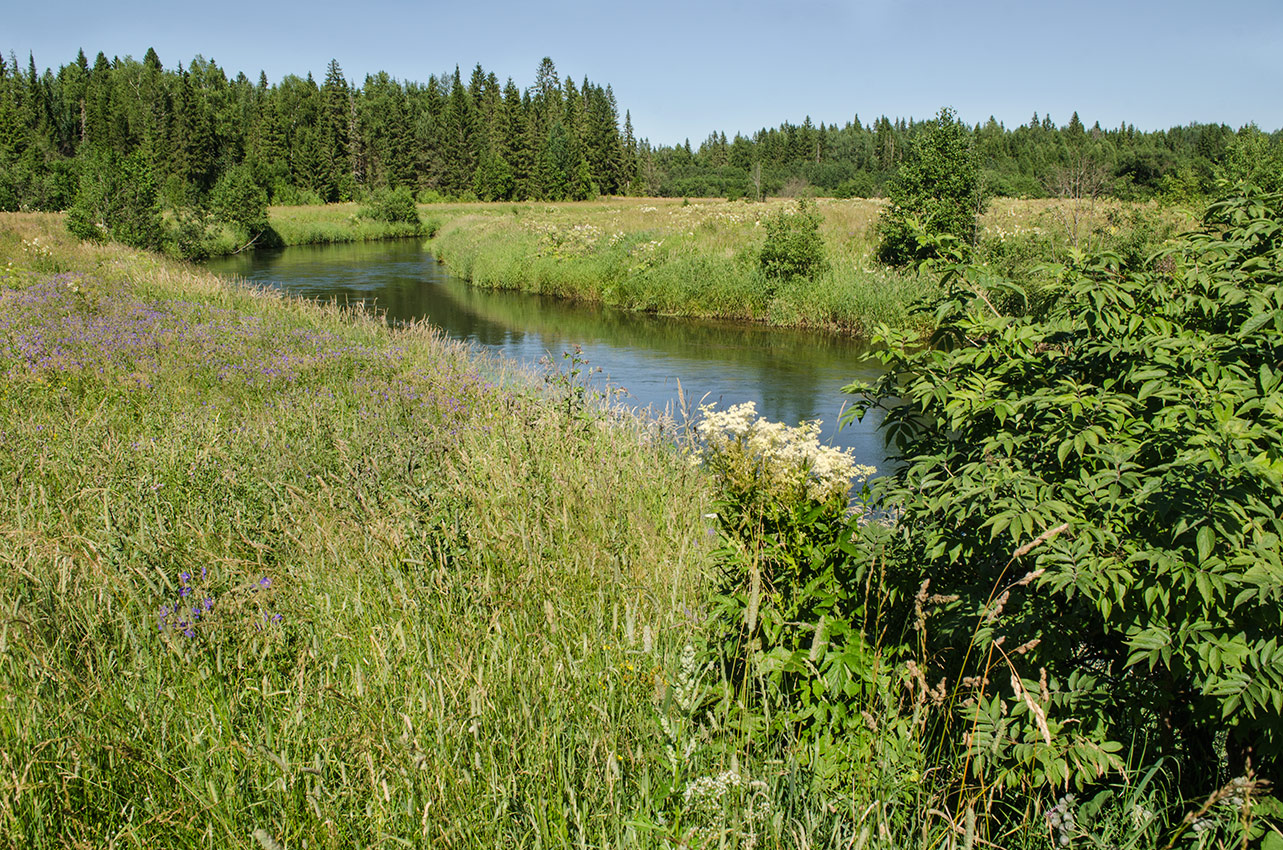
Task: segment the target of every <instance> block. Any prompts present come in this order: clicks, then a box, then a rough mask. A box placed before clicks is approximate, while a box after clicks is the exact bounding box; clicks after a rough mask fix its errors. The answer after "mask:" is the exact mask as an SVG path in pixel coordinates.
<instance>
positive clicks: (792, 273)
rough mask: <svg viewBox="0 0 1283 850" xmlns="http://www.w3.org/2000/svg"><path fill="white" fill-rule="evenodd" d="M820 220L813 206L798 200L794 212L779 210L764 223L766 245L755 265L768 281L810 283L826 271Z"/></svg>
mask: <svg viewBox="0 0 1283 850" xmlns="http://www.w3.org/2000/svg"><path fill="white" fill-rule="evenodd" d="M822 220H823V218H822V217H821V216H820V214H819V213H818V212H817V211H816V209H815V203H814V202H813V201H810V200H808V199H806V198H799V199H798V202H797V210H796V211H794V212H789V211H788V210H779V211H777V212H775V213H773V214H772V215H770V216H768V217H767V219H766V221H765V222H764V225H765V228H766V243H765V244H764V245H763V246H762V253H761V255H760V256H759V258H758V262H759V264H760V265H761V267H762V271H763V272H765V273H766V276H767V277H770V278H777V279H779V278H785V279H787V278H792V277H802V278H807V279H810V280H813V279H815V278H817V277H819V276H820V275H822V274H824V273H825V272H826V271H828V269H829V262H828V259H827V258H826V257H825V253H824V238H823V237H822V236H820V222H821V221H822Z"/></svg>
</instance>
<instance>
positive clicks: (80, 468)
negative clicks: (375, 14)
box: [0, 215, 710, 848]
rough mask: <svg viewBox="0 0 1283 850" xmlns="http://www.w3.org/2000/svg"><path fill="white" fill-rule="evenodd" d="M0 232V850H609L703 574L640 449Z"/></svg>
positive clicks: (401, 337)
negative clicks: (253, 841) (396, 846)
mask: <svg viewBox="0 0 1283 850" xmlns="http://www.w3.org/2000/svg"><path fill="white" fill-rule="evenodd" d="M0 224H2V226H0V268H3V272H2V273H0V274H2V280H0V323H2V325H3V328H2V329H0V371H3V373H4V375H5V379H4V381H3V384H2V390H0V392H3V404H0V446H2V447H3V449H2V450H0V562H3V565H4V566H3V569H0V611H2V612H3V613H2V614H0V694H2V695H3V699H4V710H3V711H0V759H3V770H2V771H0V774H3V777H2V778H0V845H2V846H5V847H18V846H21V847H28V848H42V847H68V846H85V847H109V846H114V847H162V846H163V847H188V846H201V847H209V846H238V847H244V846H247V842H249V841H250V836H251V834H252V833H254V832H255V831H256V830H262V831H263V832H262V833H261V834H262V835H264V836H269V837H271V838H272V839H274V840H275V841H278V842H280V843H281V845H282V846H285V847H289V848H295V847H304V846H306V847H335V848H339V847H344V848H346V847H361V846H382V845H383V844H385V843H387V842H392V843H403V844H405V843H409V844H413V845H416V846H469V847H480V846H487V847H493V846H501V845H509V846H537V845H541V844H542V845H544V846H561V845H563V844H566V843H567V841H568V838H567V836H569V835H576V836H580V837H581V840H588V837H589V836H591V840H592V841H593V842H598V846H602V845H604V844H605V843H608V842H609V843H612V844H616V845H620V844H623V843H625V841H624V839H625V834H626V833H629V832H631V831H632V827H630V826H628V822H629V818H630V816H631V814H632V813H633V812H636V811H644V810H645V809H646V805H647V795H648V794H649V793H650V791H649V790H648V789H650V788H651V787H652V786H653V784H654V783H655V782H657V781H658V779H657V778H656V775H655V774H656V771H657V770H661V768H660V767H659V766H660V765H661V763H662V758H661V753H660V750H661V748H662V743H658V742H657V737H656V733H657V729H658V726H657V717H658V711H657V708H656V704H655V702H654V701H653V700H654V697H655V694H656V692H657V691H659V692H661V693H662V691H663V686H664V681H665V679H664V676H665V675H666V671H669V670H672V669H674V668H675V666H676V660H675V659H676V656H677V654H678V653H679V652H680V649H681V647H682V645H683V644H684V642H685V641H686V639H687V637H688V635H689V632H690V630H691V628H692V623H693V620H692V617H693V616H694V614H693V610H694V609H695V608H696V607H697V605H698V602H697V600H698V596H697V594H696V592H695V591H696V590H697V588H698V586H699V581H700V577H701V575H702V573H703V571H704V569H705V565H706V563H707V553H708V549H709V548H710V544H709V537H708V534H707V530H706V520H704V519H703V518H702V517H703V514H704V513H705V512H706V511H707V510H708V501H707V500H708V496H707V493H706V489H705V484H704V482H703V479H702V478H701V477H699V476H697V475H696V474H695V473H694V472H692V471H691V469H690V468H689V466H688V464H687V463H686V462H685V460H684V459H683V458H681V457H679V456H678V455H677V453H676V451H675V450H673V449H672V448H671V446H670V444H669V441H668V437H667V435H661V434H658V433H657V432H656V431H655V430H654V426H651V425H644V424H642V423H635V422H631V421H617V422H612V423H610V424H609V425H607V424H606V423H605V422H604V421H603V420H602V419H601V418H600V417H599V416H597V415H595V414H592V413H590V412H589V411H586V410H584V409H582V408H580V407H578V406H577V405H571V406H570V407H569V409H568V408H567V406H566V405H564V404H553V403H550V402H548V401H545V400H544V399H543V398H541V397H540V396H539V395H537V394H536V393H534V392H533V391H531V390H529V389H526V386H527V384H526V379H525V378H524V377H523V376H520V375H513V374H510V373H509V372H507V371H506V369H505V367H503V366H501V365H498V364H493V363H486V362H478V361H475V360H473V359H472V358H471V357H470V356H469V355H467V354H466V353H465V352H464V351H463V350H462V349H460V348H459V347H457V346H455V345H453V344H450V343H447V342H444V341H442V340H441V339H440V338H438V337H437V336H436V335H435V334H434V333H433V332H432V331H431V330H429V329H428V328H426V327H418V328H411V329H408V330H400V331H395V332H394V331H390V330H388V329H387V328H386V327H384V326H383V325H382V324H381V323H379V322H377V321H374V320H372V319H369V318H365V317H362V316H355V315H352V314H348V313H342V312H339V311H336V310H332V309H323V308H321V307H316V306H312V305H310V304H306V303H301V302H295V301H289V300H283V299H281V298H279V297H274V296H272V295H269V294H264V293H257V292H250V291H246V290H243V289H238V288H235V287H229V286H227V285H226V284H224V283H223V282H221V281H219V280H218V279H217V278H214V277H212V276H209V275H206V274H204V273H202V272H199V271H196V270H193V269H192V268H191V267H189V266H185V265H181V264H175V263H171V262H169V261H166V260H164V259H162V258H159V257H156V256H154V255H149V254H146V253H142V252H137V251H132V250H127V249H123V248H120V247H118V246H112V245H105V246H103V245H87V244H75V243H74V242H73V241H72V240H71V238H70V237H69V236H67V235H66V234H65V233H64V232H63V230H62V228H61V226H60V220H59V218H58V217H56V216H42V215H8V216H5V217H4V218H3V221H2V222H0ZM661 772H662V771H661ZM393 837H395V839H394V838H393ZM264 846H275V845H266V844H265V845H264Z"/></svg>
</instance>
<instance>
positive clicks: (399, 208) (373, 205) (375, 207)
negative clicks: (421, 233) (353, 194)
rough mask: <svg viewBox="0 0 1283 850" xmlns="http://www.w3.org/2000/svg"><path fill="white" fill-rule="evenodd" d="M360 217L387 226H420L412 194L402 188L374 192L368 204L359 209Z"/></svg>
mask: <svg viewBox="0 0 1283 850" xmlns="http://www.w3.org/2000/svg"><path fill="white" fill-rule="evenodd" d="M361 215H363V216H364V217H366V218H369V219H372V220H374V221H382V222H387V223H389V224H414V225H422V221H420V219H419V208H418V207H417V206H416V205H415V203H414V194H413V193H412V192H411V191H410V190H409V189H408V188H406V187H404V186H402V187H401V188H399V189H381V190H379V191H378V192H375V193H374V195H373V197H371V199H370V201H369V203H368V204H366V205H365V206H364V207H362V208H361Z"/></svg>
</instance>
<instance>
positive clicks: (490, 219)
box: [422, 198, 1187, 335]
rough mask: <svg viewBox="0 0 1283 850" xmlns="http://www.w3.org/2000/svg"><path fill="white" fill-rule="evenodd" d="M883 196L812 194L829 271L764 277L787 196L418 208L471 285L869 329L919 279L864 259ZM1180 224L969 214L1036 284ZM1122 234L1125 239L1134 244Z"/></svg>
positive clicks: (990, 260)
mask: <svg viewBox="0 0 1283 850" xmlns="http://www.w3.org/2000/svg"><path fill="white" fill-rule="evenodd" d="M884 203H885V202H883V201H880V200H849V201H839V200H828V199H821V200H819V201H818V202H817V209H818V211H819V212H820V213H821V215H822V217H823V218H822V224H821V227H820V232H821V235H822V236H823V240H824V247H825V254H826V259H827V260H828V263H829V269H828V271H826V272H824V273H823V274H821V275H818V276H816V277H815V278H814V279H792V280H787V281H774V280H769V279H768V278H767V277H766V276H765V275H764V274H763V273H762V270H761V268H760V266H759V262H758V256H759V254H760V252H761V249H762V245H763V243H764V241H765V229H764V227H763V223H764V222H765V220H766V219H767V217H768V216H771V215H772V214H774V213H776V212H778V211H780V210H786V211H787V210H791V209H792V208H794V207H795V205H796V202H795V201H792V200H788V199H775V200H770V201H767V202H765V203H761V204H751V203H744V202H738V201H736V202H730V201H723V200H709V199H693V200H688V201H683V200H677V199H636V198H611V199H605V200H598V201H589V202H582V203H562V204H540V203H527V204H446V205H433V206H430V207H424V208H422V209H423V214H424V215H425V216H426V217H427V218H429V219H430V220H431V224H430V229H431V230H432V232H434V234H435V236H434V237H433V239H432V240H431V243H430V244H431V246H432V249H433V250H434V251H435V252H436V253H437V255H438V257H439V258H440V259H441V260H442V261H444V262H445V263H446V265H447V266H448V267H449V268H450V270H451V271H452V272H454V273H455V274H457V275H459V276H460V277H463V278H465V279H467V280H469V281H471V282H472V283H474V284H476V285H479V286H486V287H492V288H501V289H521V290H526V291H530V292H542V293H551V294H555V295H560V296H564V297H569V298H579V299H584V300H589V301H599V302H602V303H606V304H611V305H614V306H618V307H622V308H625V309H631V310H643V311H649V312H656V313H663V314H671V315H682V316H707V317H720V318H731V319H743V320H749V321H759V322H765V323H768V324H777V325H791V326H803V327H819V328H827V329H831V330H836V331H840V332H845V333H851V334H856V335H866V334H867V333H868V332H869V331H870V330H871V329H872V328H873V327H874V326H875V325H876V324H878V323H886V324H888V325H892V326H896V327H919V326H920V325H919V321H920V320H919V319H918V318H916V317H915V316H914V315H913V314H912V313H911V310H910V308H911V306H912V304H913V303H914V302H915V301H917V300H918V299H921V298H923V297H926V296H929V295H930V294H931V293H932V292H934V291H935V288H936V281H935V278H934V277H933V276H932V275H930V274H924V273H919V272H916V271H913V270H911V269H906V270H899V269H893V268H889V267H887V266H885V265H882V264H881V263H879V262H877V260H876V259H875V249H876V245H877V233H876V225H877V220H878V215H879V212H880V210H881V209H882V206H883V204H884ZM1185 223H1187V218H1186V217H1185V216H1183V214H1181V213H1180V212H1178V211H1172V210H1164V209H1159V208H1157V207H1154V206H1152V205H1133V204H1121V203H1117V202H1098V203H1094V204H1087V203H1080V204H1077V205H1075V204H1073V203H1071V202H1067V201H1048V200H1012V199H998V200H996V201H994V202H993V203H992V204H991V205H990V207H989V209H988V211H987V212H986V213H985V215H984V216H983V218H982V219H981V243H980V246H979V249H978V253H977V260H978V262H980V263H982V264H985V265H987V266H989V267H990V268H991V269H992V270H993V272H994V273H995V274H998V275H1002V276H1004V277H1009V278H1012V279H1015V280H1019V281H1022V282H1026V283H1031V284H1034V285H1036V283H1037V274H1038V273H1037V271H1036V266H1037V265H1038V264H1039V263H1043V262H1051V261H1063V260H1064V259H1065V258H1066V257H1067V256H1068V253H1069V249H1070V248H1072V247H1074V246H1077V247H1078V248H1080V249H1084V250H1086V249H1101V248H1107V249H1119V248H1121V249H1124V250H1126V249H1129V248H1133V247H1134V248H1135V249H1136V250H1138V251H1142V252H1143V251H1145V250H1149V249H1151V248H1153V247H1157V245H1158V244H1159V243H1160V242H1161V240H1162V239H1163V238H1165V237H1166V236H1167V235H1169V234H1170V233H1172V232H1174V231H1175V230H1177V229H1179V228H1180V227H1181V226H1182V225H1184V224H1185ZM1133 243H1135V244H1134V245H1133Z"/></svg>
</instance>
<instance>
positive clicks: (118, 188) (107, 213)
mask: <svg viewBox="0 0 1283 850" xmlns="http://www.w3.org/2000/svg"><path fill="white" fill-rule="evenodd" d="M67 229H68V230H69V231H71V233H72V234H73V235H75V236H78V237H80V238H81V239H94V240H97V239H110V240H112V241H114V242H120V243H123V244H125V245H131V246H133V247H135V248H148V249H152V250H154V249H156V248H159V247H160V244H161V241H162V238H163V235H164V229H163V225H162V223H161V217H160V204H159V202H158V200H157V196H156V181H155V179H154V178H153V176H152V171H151V167H150V166H149V165H148V163H147V161H146V160H145V159H144V158H143V156H142V154H140V153H133V154H130V155H129V156H127V157H118V156H116V155H115V153H113V152H111V151H101V150H100V151H95V152H94V153H93V154H92V155H91V156H87V157H85V159H84V160H82V162H81V168H80V188H79V191H77V193H76V199H75V201H74V202H73V203H72V206H71V209H70V210H68V211H67Z"/></svg>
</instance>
